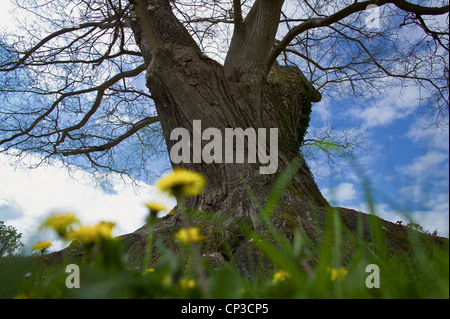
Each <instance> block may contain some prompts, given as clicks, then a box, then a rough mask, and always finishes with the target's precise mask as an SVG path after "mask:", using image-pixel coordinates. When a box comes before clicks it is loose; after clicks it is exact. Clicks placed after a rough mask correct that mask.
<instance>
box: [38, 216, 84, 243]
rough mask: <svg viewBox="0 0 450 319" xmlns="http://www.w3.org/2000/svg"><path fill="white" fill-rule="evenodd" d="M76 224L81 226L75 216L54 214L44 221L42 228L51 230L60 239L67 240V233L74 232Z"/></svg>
mask: <svg viewBox="0 0 450 319" xmlns="http://www.w3.org/2000/svg"><path fill="white" fill-rule="evenodd" d="M74 224H78V225H79V224H80V221H79V220H78V218H77V217H76V216H75V214H72V213H67V214H53V215H51V216H49V217H48V218H47V219H46V220H44V222H43V223H42V225H41V226H40V228H51V229H53V230H54V231H55V232H56V233H57V234H58V235H59V236H60V237H62V238H65V237H66V235H67V233H69V232H70V231H72V229H73V228H72V227H73V225H74Z"/></svg>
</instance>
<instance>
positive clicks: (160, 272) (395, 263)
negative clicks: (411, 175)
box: [0, 168, 449, 299]
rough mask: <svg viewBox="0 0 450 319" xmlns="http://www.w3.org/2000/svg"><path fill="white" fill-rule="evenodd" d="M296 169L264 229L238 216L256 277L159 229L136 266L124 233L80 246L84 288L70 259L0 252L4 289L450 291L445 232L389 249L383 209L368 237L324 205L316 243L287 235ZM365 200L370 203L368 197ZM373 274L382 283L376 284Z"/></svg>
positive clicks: (133, 293) (379, 294)
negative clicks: (73, 278)
mask: <svg viewBox="0 0 450 319" xmlns="http://www.w3.org/2000/svg"><path fill="white" fill-rule="evenodd" d="M294 172H295V168H294V169H288V170H287V171H286V172H285V174H282V175H281V177H280V178H279V180H278V183H277V184H276V187H274V189H273V192H272V193H271V195H270V196H269V198H268V200H267V203H266V204H265V205H260V215H261V220H262V221H263V223H264V224H265V226H266V229H267V230H268V235H267V236H262V235H261V234H260V233H258V232H255V231H254V230H253V229H251V228H249V227H245V225H243V226H242V232H243V234H244V236H246V238H248V239H249V242H251V244H252V245H253V246H254V247H256V248H257V249H258V251H260V252H261V258H260V259H259V260H258V265H259V267H258V269H259V270H260V271H257V272H256V273H255V274H254V275H253V276H251V277H250V278H249V277H248V276H245V275H242V274H240V273H239V271H238V270H237V269H236V267H235V266H234V265H233V260H232V258H231V260H230V262H229V263H227V264H226V265H225V266H222V267H220V268H219V269H217V268H213V267H212V266H211V265H210V264H208V263H207V262H206V261H205V260H204V258H203V257H202V255H201V254H199V253H198V252H199V251H198V248H199V247H198V246H197V245H198V243H197V242H196V241H197V240H194V239H193V240H191V241H190V240H189V239H186V242H184V243H183V242H176V243H175V244H176V245H179V252H181V253H177V254H174V253H173V252H172V250H169V249H168V248H167V247H165V246H164V244H163V241H162V240H161V239H158V238H153V239H152V241H154V242H155V248H156V250H157V252H158V253H159V255H160V258H159V259H158V261H157V263H156V264H155V265H152V267H151V268H147V269H145V268H144V269H141V268H130V267H129V266H128V264H127V261H126V258H125V254H124V252H123V249H122V248H123V247H122V244H121V243H120V241H118V240H117V239H113V238H109V237H105V238H102V240H101V241H98V242H97V243H96V245H95V246H92V245H89V246H87V245H86V246H85V247H84V249H85V254H86V255H87V256H89V258H83V260H82V261H79V262H78V263H77V265H79V269H80V276H81V280H80V288H79V289H77V288H73V289H69V288H67V287H66V280H67V278H68V276H69V275H70V273H67V272H66V271H65V266H66V265H67V264H69V263H71V261H69V260H67V261H63V262H62V263H61V265H60V266H48V265H47V263H46V258H47V257H48V255H45V254H42V255H40V256H39V257H38V258H36V257H12V258H3V259H0V282H1V284H0V298H172V299H184V298H213V299H216V298H217V299H219V298H220V299H222V298H226V299H239V298H245V299H247V298H252V299H260V298H261V299H277V298H280V299H289V298H338V299H341V298H358V299H360V298H396V299H398V298H449V250H448V242H447V245H446V246H445V247H442V246H439V245H438V244H434V243H433V242H432V241H430V242H429V243H427V244H426V245H424V242H423V238H424V237H423V236H422V235H420V234H419V233H418V232H416V231H410V232H409V237H408V240H409V242H410V244H411V247H412V249H410V251H399V252H398V253H396V254H392V253H389V252H388V251H387V249H386V248H385V247H386V246H387V243H386V238H385V236H384V234H383V231H382V229H381V227H382V226H381V225H380V221H379V219H377V218H371V219H370V220H371V224H370V229H371V238H372V241H371V242H372V243H375V244H371V243H369V242H368V241H367V240H363V239H362V235H361V234H362V232H363V231H362V222H361V223H360V227H359V228H360V229H359V230H358V231H357V232H356V233H354V232H350V231H349V230H348V229H346V227H345V224H344V223H343V222H342V220H341V218H340V215H339V213H338V211H337V210H335V209H330V211H329V212H328V219H327V221H326V225H325V229H324V236H323V238H322V240H321V242H320V243H319V244H316V245H313V244H312V243H311V242H310V241H309V239H308V238H307V237H306V236H304V235H302V234H303V233H304V232H301V231H298V232H296V233H295V235H294V238H293V240H289V239H288V238H286V237H285V236H284V235H283V233H282V232H280V231H279V230H278V229H277V228H276V227H275V226H274V225H273V224H272V222H271V218H270V216H271V213H272V212H273V211H274V209H275V207H276V206H277V204H278V202H279V200H280V198H281V194H282V192H283V191H284V189H285V188H286V187H287V185H288V183H289V180H290V178H291V177H292V175H293V174H294ZM368 201H369V206H371V205H370V197H368ZM371 207H373V205H372V206H371ZM197 213H198V214H201V212H197ZM374 213H376V212H375V211H374ZM194 215H195V214H194ZM190 216H191V217H192V214H191V215H190ZM186 226H187V225H186ZM298 227H299V229H301V228H302V225H298ZM150 233H152V232H150ZM358 234H359V235H358ZM199 240H200V239H199ZM228 256H232V253H231V252H228ZM146 260H149V259H148V258H147V259H146ZM186 261H187V262H186ZM72 262H73V261H72ZM370 265H376V266H370ZM374 269H375V270H374ZM376 269H379V274H377V272H376ZM377 275H379V276H378V277H377ZM377 278H378V279H377ZM377 283H378V284H379V288H370V286H371V284H377Z"/></svg>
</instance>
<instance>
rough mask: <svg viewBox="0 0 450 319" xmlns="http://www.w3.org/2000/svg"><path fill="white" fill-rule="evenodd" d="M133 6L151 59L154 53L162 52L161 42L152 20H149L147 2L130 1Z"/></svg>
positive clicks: (141, 0) (144, 0) (140, 0)
mask: <svg viewBox="0 0 450 319" xmlns="http://www.w3.org/2000/svg"><path fill="white" fill-rule="evenodd" d="M132 3H133V5H134V12H135V13H136V15H137V17H138V18H139V20H140V21H141V23H140V25H141V28H142V32H143V35H144V39H145V40H146V41H147V43H148V45H149V46H150V49H151V50H152V51H153V57H155V53H156V52H159V51H162V50H163V48H164V47H163V42H162V40H161V38H160V37H159V35H158V33H157V31H156V29H155V26H154V25H153V22H152V20H151V19H150V16H149V13H148V9H147V1H146V0H135V1H132Z"/></svg>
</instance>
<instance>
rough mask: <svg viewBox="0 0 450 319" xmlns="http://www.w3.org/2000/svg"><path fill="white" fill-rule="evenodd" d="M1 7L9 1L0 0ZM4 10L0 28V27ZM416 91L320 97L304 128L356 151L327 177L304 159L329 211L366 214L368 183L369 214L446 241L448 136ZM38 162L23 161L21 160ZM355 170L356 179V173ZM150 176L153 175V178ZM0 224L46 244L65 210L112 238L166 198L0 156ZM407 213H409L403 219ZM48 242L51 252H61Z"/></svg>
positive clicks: (159, 167)
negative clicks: (351, 144)
mask: <svg viewBox="0 0 450 319" xmlns="http://www.w3.org/2000/svg"><path fill="white" fill-rule="evenodd" d="M1 1H2V6H3V5H5V6H6V4H7V3H8V2H9V1H5V0H1ZM6 9H7V8H5V7H3V9H2V12H0V21H1V22H0V23H4V24H5V23H8V18H9V15H8V14H6V13H7V10H6ZM417 92H418V88H416V87H414V86H410V87H407V88H404V89H403V90H401V89H400V87H396V86H393V87H392V89H391V90H390V94H388V95H386V96H383V97H381V98H378V99H375V100H371V101H370V102H367V101H364V100H358V101H355V100H344V99H339V98H335V97H333V96H328V95H327V94H324V98H323V100H322V101H321V102H319V103H316V104H315V105H314V107H313V114H312V122H311V126H312V127H311V129H310V131H313V130H314V128H316V129H320V128H323V127H326V126H327V125H332V124H334V123H340V122H343V123H345V127H343V128H342V129H345V130H351V129H353V130H357V132H359V133H360V134H361V135H362V138H363V140H364V146H365V147H364V148H363V149H361V150H358V151H357V152H356V153H355V157H356V160H355V161H354V162H349V161H343V162H342V163H341V164H343V165H345V169H344V170H343V171H342V172H341V173H337V174H335V175H332V176H329V174H328V167H327V166H326V165H318V162H314V161H309V164H310V166H311V169H312V171H313V172H315V173H316V174H315V177H316V181H317V184H318V185H319V188H320V189H321V191H322V192H323V194H324V196H325V197H326V198H327V199H328V200H329V201H330V202H331V203H332V204H334V205H337V206H343V207H348V208H353V209H356V210H359V211H363V212H369V211H370V209H369V208H368V207H367V204H366V203H367V198H366V193H365V187H364V185H367V184H366V183H368V185H370V187H371V190H372V191H371V196H373V198H374V201H375V209H376V213H377V214H378V215H379V216H380V217H382V218H384V219H386V220H389V221H392V222H396V221H398V220H403V221H404V223H407V222H408V216H409V217H410V218H412V219H413V220H414V221H415V222H417V223H419V224H420V225H422V226H423V228H424V229H425V230H428V231H431V232H432V231H434V230H435V229H437V231H438V232H439V234H440V235H442V236H446V237H448V236H449V195H448V192H449V131H448V119H445V120H444V122H446V123H442V128H440V129H436V127H435V126H433V125H432V126H431V127H430V123H433V122H434V121H435V115H433V114H432V115H428V116H426V115H424V112H423V109H421V108H420V106H419V101H418V93H417ZM38 160H39V158H38V157H37V156H36V155H30V156H29V157H28V158H27V159H26V161H27V163H25V164H29V163H30V162H31V163H32V162H36V161H38ZM167 167H168V159H167V157H163V158H161V159H160V161H158V162H156V163H154V164H153V165H152V167H150V169H151V170H153V171H155V172H156V173H157V174H158V173H162V172H163V170H164V169H166V168H167ZM361 172H363V173H361ZM153 176H155V175H153ZM0 181H1V183H0V219H1V220H4V221H5V223H6V224H9V225H13V226H14V227H16V228H17V229H18V230H19V231H20V232H22V233H23V234H24V237H23V242H25V243H26V244H27V245H28V247H29V246H30V245H32V244H34V243H35V242H37V241H38V240H43V239H50V240H52V239H54V238H52V236H53V235H52V234H49V233H44V232H38V231H37V228H38V226H39V224H40V223H41V221H42V220H43V219H44V218H45V217H46V216H48V214H50V213H52V212H59V211H72V212H74V213H77V215H78V216H79V218H80V219H81V220H82V221H83V222H85V223H87V224H90V223H96V222H98V221H100V220H112V221H114V222H116V223H117V227H116V233H115V234H116V235H120V234H124V233H128V232H132V231H134V230H135V229H137V228H139V227H140V226H142V225H143V224H144V220H145V216H146V214H147V210H146V208H145V207H144V205H143V204H144V203H145V202H147V201H158V202H162V203H163V204H165V205H166V206H168V208H169V209H170V208H171V207H173V206H174V205H175V201H174V199H173V198H168V197H166V196H165V195H164V194H161V193H160V192H159V191H158V190H157V189H156V188H155V187H154V186H153V185H152V184H153V183H154V182H155V180H154V179H149V180H146V181H141V182H139V183H138V185H135V186H130V183H129V181H127V180H123V179H122V178H121V177H119V176H116V175H114V174H111V175H110V176H108V177H107V178H103V179H101V180H100V182H99V178H98V177H95V176H93V174H91V173H88V172H84V171H80V170H77V169H75V168H74V169H73V170H70V167H69V169H68V168H66V167H63V165H62V164H61V163H60V162H58V161H54V162H52V165H51V166H48V167H40V168H37V169H35V170H28V169H26V168H22V169H21V168H20V167H19V168H15V167H14V165H13V162H12V160H11V158H8V157H6V156H4V155H2V154H0ZM405 213H408V214H409V215H406V214H405ZM62 245H63V244H62V243H57V244H55V247H54V249H59V248H61V247H62Z"/></svg>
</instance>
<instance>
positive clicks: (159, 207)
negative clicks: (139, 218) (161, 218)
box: [145, 203, 167, 214]
mask: <svg viewBox="0 0 450 319" xmlns="http://www.w3.org/2000/svg"><path fill="white" fill-rule="evenodd" d="M145 206H146V207H147V208H148V209H149V210H150V212H151V213H152V214H157V213H158V212H160V211H162V210H167V207H166V206H164V205H161V204H158V203H145Z"/></svg>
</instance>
